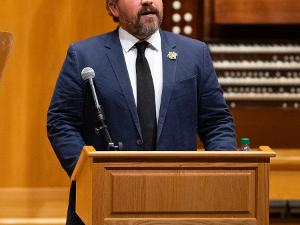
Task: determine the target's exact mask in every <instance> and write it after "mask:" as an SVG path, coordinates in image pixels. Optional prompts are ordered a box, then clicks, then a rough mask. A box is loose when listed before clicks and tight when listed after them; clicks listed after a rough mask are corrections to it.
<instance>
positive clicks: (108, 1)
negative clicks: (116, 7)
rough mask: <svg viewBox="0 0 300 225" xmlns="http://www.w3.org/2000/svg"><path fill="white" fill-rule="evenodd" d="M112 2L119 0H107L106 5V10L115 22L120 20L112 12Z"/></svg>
mask: <svg viewBox="0 0 300 225" xmlns="http://www.w3.org/2000/svg"><path fill="white" fill-rule="evenodd" d="M111 2H113V3H117V2H118V0H105V7H106V10H107V12H108V14H109V15H110V16H111V17H112V18H113V20H114V21H115V22H119V18H118V17H115V16H114V15H113V14H112V13H111V11H110V8H109V3H111Z"/></svg>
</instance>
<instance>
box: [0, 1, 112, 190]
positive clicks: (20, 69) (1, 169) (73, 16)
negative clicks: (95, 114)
mask: <svg viewBox="0 0 300 225" xmlns="http://www.w3.org/2000/svg"><path fill="white" fill-rule="evenodd" d="M0 15H1V20H0V30H1V31H9V32H12V33H13V35H14V46H13V48H12V51H11V54H10V56H9V59H8V61H7V65H6V68H5V70H4V73H3V76H2V78H1V80H0V105H1V108H0V120H1V122H0V146H1V147H0V187H11V186H16V187H31V186H36V187H38V186H66V185H69V180H68V178H67V176H66V174H65V173H64V171H63V170H62V169H61V167H60V165H59V162H58V160H57V159H56V157H55V155H54V152H53V151H52V149H51V146H50V144H49V142H48V139H47V134H46V112H47V108H48V105H49V102H50V98H51V95H52V92H53V88H54V85H55V81H56V78H57V75H58V72H59V70H60V67H61V65H62V63H63V60H64V58H65V54H66V50H67V47H68V45H69V44H70V43H72V42H74V41H76V40H79V39H83V38H86V37H89V36H93V35H96V34H99V33H103V32H107V31H110V30H112V29H114V27H115V26H116V24H114V22H113V21H112V19H111V18H110V17H109V16H108V15H107V12H106V9H105V7H104V3H103V1H99V0H85V1H82V0H72V1H71V0H61V1H51V0H30V1H27V0H17V1H16V0H1V5H0Z"/></svg>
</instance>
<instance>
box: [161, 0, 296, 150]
mask: <svg viewBox="0 0 300 225" xmlns="http://www.w3.org/2000/svg"><path fill="white" fill-rule="evenodd" d="M164 6H165V12H164V23H163V28H164V29H166V30H169V31H172V32H175V33H178V34H183V35H186V36H189V37H192V38H196V39H199V40H202V41H204V42H206V43H207V44H208V46H209V48H210V51H211V55H212V58H213V63H214V66H215V69H216V72H217V75H218V78H219V82H220V84H221V86H222V88H223V90H224V96H225V99H226V101H227V102H228V104H229V106H230V107H231V111H232V113H233V115H234V119H235V123H236V128H237V134H238V138H240V137H242V136H247V137H249V138H250V139H251V142H252V146H253V147H255V148H256V147H258V145H270V146H271V147H273V148H275V149H276V148H300V142H299V141H298V140H299V139H300V134H299V131H298V130H299V129H300V14H299V12H300V2H299V1H298V0H173V1H165V2H164Z"/></svg>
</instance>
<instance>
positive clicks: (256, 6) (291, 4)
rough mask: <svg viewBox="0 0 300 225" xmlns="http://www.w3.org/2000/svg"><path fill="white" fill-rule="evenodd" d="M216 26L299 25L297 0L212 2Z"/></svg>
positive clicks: (299, 6) (299, 8)
mask: <svg viewBox="0 0 300 225" xmlns="http://www.w3.org/2000/svg"><path fill="white" fill-rule="evenodd" d="M214 2H215V23H217V24H300V14H299V10H300V2H299V0H214Z"/></svg>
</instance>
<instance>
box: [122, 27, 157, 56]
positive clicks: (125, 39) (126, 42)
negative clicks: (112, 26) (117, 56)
mask: <svg viewBox="0 0 300 225" xmlns="http://www.w3.org/2000/svg"><path fill="white" fill-rule="evenodd" d="M119 38H120V42H121V45H122V48H123V49H124V51H125V52H129V51H130V50H131V49H132V48H133V46H134V45H135V43H137V42H139V41H140V40H139V39H138V38H136V37H135V36H133V35H132V34H130V33H128V32H127V31H126V30H124V29H123V28H122V27H119ZM146 41H148V42H149V44H150V45H149V47H150V48H152V49H153V50H156V51H160V50H161V37H160V32H159V30H157V31H155V33H154V34H152V35H151V36H150V37H149V38H148V39H147V40H146Z"/></svg>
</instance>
